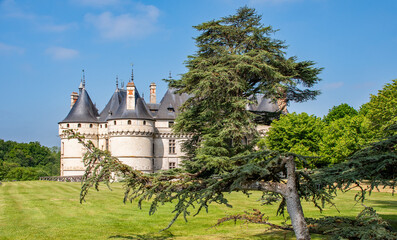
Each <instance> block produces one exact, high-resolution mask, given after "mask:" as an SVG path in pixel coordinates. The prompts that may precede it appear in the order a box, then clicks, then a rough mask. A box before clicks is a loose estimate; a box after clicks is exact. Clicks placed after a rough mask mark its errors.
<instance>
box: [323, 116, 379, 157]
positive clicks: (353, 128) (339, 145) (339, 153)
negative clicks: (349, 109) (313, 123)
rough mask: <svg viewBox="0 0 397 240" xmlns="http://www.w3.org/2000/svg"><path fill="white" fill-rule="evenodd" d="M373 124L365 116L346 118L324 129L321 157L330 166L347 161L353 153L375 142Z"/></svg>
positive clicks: (330, 123) (331, 123)
mask: <svg viewBox="0 0 397 240" xmlns="http://www.w3.org/2000/svg"><path fill="white" fill-rule="evenodd" d="M370 128H371V122H370V121H369V120H368V119H367V118H366V117H365V116H363V115H356V116H352V117H351V116H349V115H347V116H345V117H343V118H339V119H336V120H334V121H332V122H329V124H328V125H327V126H325V127H324V131H323V136H322V140H321V144H320V151H319V155H321V156H322V159H323V161H324V162H327V163H329V164H335V163H340V162H343V161H346V159H347V157H349V156H350V155H351V154H352V153H354V152H356V151H357V150H359V149H361V148H362V146H364V145H366V144H367V143H369V142H371V141H373V132H372V131H371V130H370Z"/></svg>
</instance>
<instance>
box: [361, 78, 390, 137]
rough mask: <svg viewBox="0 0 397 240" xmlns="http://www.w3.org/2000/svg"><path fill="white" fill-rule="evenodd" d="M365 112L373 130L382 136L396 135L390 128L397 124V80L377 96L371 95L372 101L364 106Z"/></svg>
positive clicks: (387, 85)
mask: <svg viewBox="0 0 397 240" xmlns="http://www.w3.org/2000/svg"><path fill="white" fill-rule="evenodd" d="M363 108H364V109H363V112H364V114H365V116H366V117H368V118H369V120H370V121H371V123H372V125H373V130H374V131H375V132H377V133H378V134H383V135H380V136H383V137H384V136H387V135H392V134H394V133H396V130H395V129H394V130H390V129H389V130H388V128H389V127H390V126H392V125H394V124H396V123H397V79H394V80H392V82H391V83H387V84H386V85H385V86H384V87H383V89H381V90H379V91H378V94H377V95H371V100H370V101H369V102H368V103H367V104H365V105H364V106H363Z"/></svg>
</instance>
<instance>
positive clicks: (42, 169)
mask: <svg viewBox="0 0 397 240" xmlns="http://www.w3.org/2000/svg"><path fill="white" fill-rule="evenodd" d="M59 164H60V150H59V147H52V148H48V147H46V146H42V145H40V143H39V142H30V143H17V142H14V141H4V140H2V139H0V181H13V180H18V181H21V180H22V181H23V180H36V179H38V178H39V177H41V176H58V175H59V168H60V166H59Z"/></svg>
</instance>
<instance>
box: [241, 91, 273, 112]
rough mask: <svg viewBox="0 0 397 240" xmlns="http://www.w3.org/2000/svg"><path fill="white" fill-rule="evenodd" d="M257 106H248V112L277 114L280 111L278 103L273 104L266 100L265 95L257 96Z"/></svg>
mask: <svg viewBox="0 0 397 240" xmlns="http://www.w3.org/2000/svg"><path fill="white" fill-rule="evenodd" d="M255 97H256V99H255V100H256V104H250V105H248V106H247V110H249V111H253V112H277V111H279V109H278V106H277V104H276V103H273V102H272V101H271V100H270V99H268V98H265V97H264V95H263V94H257V95H256V96H255Z"/></svg>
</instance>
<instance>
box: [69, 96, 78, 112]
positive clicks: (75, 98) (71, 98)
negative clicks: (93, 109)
mask: <svg viewBox="0 0 397 240" xmlns="http://www.w3.org/2000/svg"><path fill="white" fill-rule="evenodd" d="M78 98H79V94H78V93H77V92H72V94H70V108H72V107H73V106H74V104H75V103H76V101H77V99H78Z"/></svg>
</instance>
